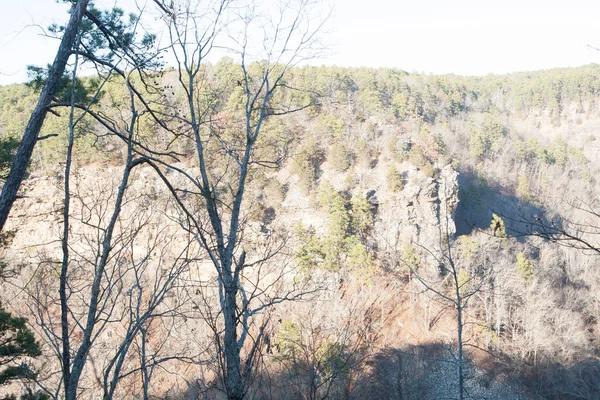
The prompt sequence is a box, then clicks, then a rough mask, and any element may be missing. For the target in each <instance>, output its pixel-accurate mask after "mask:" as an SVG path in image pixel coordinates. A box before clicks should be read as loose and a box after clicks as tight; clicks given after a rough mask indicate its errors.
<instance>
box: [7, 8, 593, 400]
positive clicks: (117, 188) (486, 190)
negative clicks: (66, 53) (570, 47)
mask: <svg viewBox="0 0 600 400" xmlns="http://www.w3.org/2000/svg"><path fill="white" fill-rule="evenodd" d="M161 4H163V7H164V9H163V11H165V10H166V11H169V12H170V14H168V15H169V17H168V18H166V21H167V23H168V25H167V26H168V27H169V29H170V33H171V35H172V37H176V38H177V37H178V36H177V35H183V33H182V31H180V30H178V29H177V27H178V26H182V25H181V21H180V20H179V19H178V18H184V17H185V18H190V16H189V15H188V14H185V15H183V16H181V15H177V16H176V14H175V9H169V8H168V6H167V5H166V3H161ZM287 11H289V10H287ZM291 11H292V14H293V15H296V14H294V12H297V11H296V10H295V9H293V8H292V9H291ZM299 15H300V14H298V15H296V16H295V18H297V20H300V17H299ZM219 16H220V14H219ZM302 17H306V16H305V15H304V14H302ZM86 18H88V19H89V21H88V23H89V24H88V25H85V24H84V26H85V29H87V30H83V33H82V34H81V35H80V36H78V37H79V39H78V40H79V45H81V46H83V47H82V49H84V50H85V51H83V50H81V51H79V52H74V54H73V57H74V58H75V59H76V60H75V61H74V62H73V61H72V62H71V64H70V65H69V66H68V68H67V73H66V74H65V75H63V77H62V81H61V84H60V85H59V87H58V89H57V90H56V91H55V93H54V96H53V98H52V102H51V103H50V105H49V106H48V107H47V109H48V110H49V112H48V114H47V116H46V117H45V120H44V123H43V127H42V129H41V131H40V132H39V134H38V136H37V140H36V143H35V149H34V150H33V154H32V156H31V158H30V160H28V166H27V172H26V177H25V180H24V181H23V184H22V185H21V187H20V190H19V196H18V197H17V198H16V200H15V202H14V205H13V207H12V210H11V214H10V217H9V219H8V222H7V224H6V226H5V228H4V230H3V233H2V237H1V239H2V240H1V242H0V244H1V246H2V253H1V257H2V260H1V261H2V263H1V264H0V277H1V278H2V286H3V290H2V295H0V301H1V303H0V304H1V305H2V310H0V332H1V336H0V339H1V341H0V349H2V351H0V359H1V360H2V364H3V366H5V367H3V368H4V369H3V370H2V371H0V385H2V386H0V391H2V393H16V394H15V396H22V397H21V398H24V399H34V398H38V399H41V398H56V399H58V398H68V399H71V398H73V399H74V398H105V399H108V398H145V399H149V398H170V399H184V398H197V399H212V398H229V399H241V398H256V399H325V398H331V399H403V400H406V399H434V398H460V399H463V398H486V399H508V398H514V399H517V398H518V399H539V398H544V399H596V398H600V363H599V362H598V357H599V356H600V343H599V341H598V323H599V321H598V317H599V315H598V313H599V310H600V297H599V296H598V295H597V294H598V293H600V258H599V255H600V244H599V240H600V204H599V203H598V202H599V199H600V183H599V182H598V181H597V177H598V176H600V175H599V173H600V133H599V132H600V66H599V65H587V66H582V67H578V68H566V69H553V70H546V71H535V72H520V73H514V74H509V75H489V76H485V77H467V76H455V75H445V76H435V75H426V74H419V73H408V72H405V71H401V70H393V69H369V68H338V67H331V66H321V67H317V66H298V65H296V60H295V59H294V58H293V57H292V58H291V61H288V62H286V61H284V58H285V57H281V56H280V57H273V58H268V59H257V60H253V61H252V62H248V63H246V62H245V61H242V62H240V61H239V60H238V59H236V58H235V57H233V56H232V57H224V58H222V59H221V60H219V61H218V62H215V63H209V62H204V60H201V61H202V62H200V61H198V62H196V60H195V59H194V58H193V57H189V58H188V57H187V55H189V54H192V52H190V49H189V48H187V47H186V44H183V43H185V42H184V41H183V40H179V41H177V40H174V41H173V43H174V44H173V46H172V49H173V51H174V52H179V53H177V54H179V55H180V57H178V58H177V61H178V64H177V66H176V67H165V66H164V65H163V64H160V63H158V64H152V63H151V62H149V61H147V60H146V61H143V62H142V61H140V60H141V59H140V57H141V56H139V55H136V54H133V53H134V50H140V49H142V50H144V51H146V52H148V51H149V50H148V49H149V48H150V47H151V46H150V45H151V38H149V37H147V36H145V37H143V38H141V39H140V40H141V42H140V43H141V44H140V45H139V46H140V47H139V48H138V47H135V48H134V46H133V45H132V43H134V38H135V37H134V36H133V34H132V35H131V36H126V37H127V38H128V40H127V41H126V42H127V43H126V44H123V43H122V42H119V41H115V42H111V41H110V39H100V38H99V37H100V36H99V35H100V34H106V32H105V31H104V30H102V29H100V27H102V23H104V24H112V25H111V26H113V28H115V29H116V28H118V29H116V30H121V31H122V32H121V33H123V34H124V33H126V32H128V31H127V29H130V28H131V27H132V26H135V18H134V16H130V17H129V18H130V25H127V24H126V23H123V24H118V23H117V22H118V20H119V19H120V18H124V13H123V12H122V11H119V10H118V9H117V11H115V10H112V11H110V12H109V11H106V12H100V11H98V10H95V9H92V11H91V13H90V14H89V15H88V14H86ZM98 20H100V21H98ZM84 21H85V20H84ZM211 21H212V22H210V23H209V24H208V28H210V27H211V26H212V25H211V24H216V22H214V21H218V18H214V19H212V20H211ZM94 24H96V26H97V27H98V29H97V30H94V28H93V25H94ZM186 26H195V29H198V26H199V25H198V24H196V25H193V24H190V25H186ZM286 26H287V25H286ZM289 26H292V28H289ZM289 26H287V27H288V28H286V29H291V33H294V32H293V30H294V29H296V28H297V25H289ZM208 28H206V27H205V28H204V29H206V31H207V32H211V30H210V29H208ZM216 31H217V30H216V29H215V30H213V31H212V32H213V34H214V32H216ZM57 32H59V33H60V32H62V30H60V29H57ZM183 32H185V31H183ZM86 35H87V36H86ZM209 36H210V35H209ZM181 37H182V36H179V39H181ZM113 39H114V37H113ZM103 40H108V42H107V43H105V42H103ZM196 40H197V41H198V42H197V43H195V44H194V45H193V46H192V50H193V49H194V48H196V49H204V47H202V46H206V45H207V43H211V40H212V37H208V38H205V37H201V38H200V39H198V36H196ZM262 40H263V41H264V42H265V43H266V42H267V41H268V40H273V41H275V42H276V41H277V40H281V38H279V37H278V36H277V35H275V37H274V38H273V37H270V38H269V37H268V36H265V37H264V38H262ZM117 45H118V46H122V47H118V46H117ZM287 45H288V44H287V42H286V46H287ZM86 46H87V47H86ZM94 46H95V47H96V49H100V50H96V51H97V52H100V55H96V56H94V57H92V56H91V55H90V54H87V53H86V52H89V51H91V50H90V48H92V47H94ZM177 46H180V47H177ZM194 46H196V47H194ZM296 46H297V47H294V49H295V51H296V53H294V52H292V53H293V54H292V55H295V54H299V53H301V52H303V51H306V48H305V47H303V46H304V42H303V41H300V42H298V44H297V45H296ZM273 48H276V49H277V46H273ZM119 49H120V50H119ZM283 49H284V50H281V49H280V50H279V51H280V55H286V56H287V55H288V54H289V53H290V51H289V49H288V48H287V47H285V46H284V47H283ZM202 51H203V50H202ZM202 51H199V53H202ZM244 51H246V49H245V48H244ZM96 54H97V53H96ZM194 54H196V53H194ZM241 54H246V53H241ZM79 57H81V59H79ZM86 57H87V58H86ZM77 60H79V62H92V63H95V64H94V65H95V68H97V71H96V73H95V74H92V75H90V74H89V73H87V74H81V75H78V70H77V66H78V61H77ZM84 60H85V61H84ZM115 60H127V62H128V63H129V64H128V67H127V68H122V69H120V68H121V67H120V65H119V63H118V62H116V61H115ZM242 60H244V58H242ZM107 66H109V67H107ZM103 68H104V69H103ZM31 72H32V80H31V82H30V83H28V84H15V85H8V86H3V87H0V169H1V175H2V179H6V177H7V175H8V173H9V171H10V169H11V163H12V162H13V159H14V158H15V152H16V149H17V147H18V146H19V144H20V142H21V137H22V135H23V132H24V131H25V130H26V129H27V127H28V121H29V120H30V116H31V115H32V112H34V108H35V107H36V104H37V103H38V99H39V98H40V91H41V90H42V89H43V88H44V85H47V82H48V80H49V79H48V76H49V72H48V71H46V70H44V69H35V68H34V69H32V71H31ZM88 72H89V71H88ZM17 316H18V317H17Z"/></svg>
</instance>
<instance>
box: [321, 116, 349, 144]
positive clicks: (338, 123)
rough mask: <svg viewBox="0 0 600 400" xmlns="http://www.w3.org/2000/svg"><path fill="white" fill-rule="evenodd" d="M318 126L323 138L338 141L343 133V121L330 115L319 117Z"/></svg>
mask: <svg viewBox="0 0 600 400" xmlns="http://www.w3.org/2000/svg"><path fill="white" fill-rule="evenodd" d="M319 125H320V128H321V130H322V132H323V134H324V135H323V136H324V137H330V138H333V139H338V138H340V137H341V136H342V135H343V133H344V121H342V120H341V119H339V118H336V117H335V116H333V115H331V114H324V115H321V116H320V118H319Z"/></svg>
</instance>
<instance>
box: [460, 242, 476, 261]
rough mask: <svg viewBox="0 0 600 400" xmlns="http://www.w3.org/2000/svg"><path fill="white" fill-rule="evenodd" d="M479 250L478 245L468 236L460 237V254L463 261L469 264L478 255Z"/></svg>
mask: <svg viewBox="0 0 600 400" xmlns="http://www.w3.org/2000/svg"><path fill="white" fill-rule="evenodd" d="M477 248H478V246H477V243H475V241H474V240H473V239H471V238H470V237H468V236H466V235H462V236H459V237H458V246H457V249H458V252H459V254H460V256H461V259H463V260H464V261H466V262H467V263H468V262H470V261H471V260H472V259H473V257H474V256H475V254H476V253H477Z"/></svg>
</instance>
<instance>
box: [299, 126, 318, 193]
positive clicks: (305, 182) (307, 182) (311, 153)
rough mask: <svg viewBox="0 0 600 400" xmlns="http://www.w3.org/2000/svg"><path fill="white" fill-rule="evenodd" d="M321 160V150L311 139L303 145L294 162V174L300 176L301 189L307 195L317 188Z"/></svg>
mask: <svg viewBox="0 0 600 400" xmlns="http://www.w3.org/2000/svg"><path fill="white" fill-rule="evenodd" d="M321 158H322V156H321V149H320V148H319V146H318V145H317V143H316V141H315V140H314V139H313V138H312V137H309V138H307V139H306V140H305V141H304V142H303V143H302V145H301V146H300V149H299V151H298V153H297V155H296V157H295V158H294V160H293V161H292V162H293V164H292V173H294V174H296V175H298V178H300V188H301V189H302V191H303V192H304V193H306V194H308V193H310V192H311V191H312V190H313V189H314V188H315V184H316V182H317V176H318V173H319V165H320V162H321Z"/></svg>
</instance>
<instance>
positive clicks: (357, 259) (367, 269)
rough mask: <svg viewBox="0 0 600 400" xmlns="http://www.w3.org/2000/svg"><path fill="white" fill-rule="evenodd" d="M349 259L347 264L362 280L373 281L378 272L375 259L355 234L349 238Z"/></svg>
mask: <svg viewBox="0 0 600 400" xmlns="http://www.w3.org/2000/svg"><path fill="white" fill-rule="evenodd" d="M348 239H349V240H348V245H347V247H348V260H347V265H348V268H350V270H352V271H353V272H354V273H355V274H356V275H357V276H359V277H360V278H361V281H363V282H365V283H367V284H368V283H371V280H372V278H373V276H374V275H375V274H376V273H377V268H376V265H375V260H374V258H373V256H372V255H371V254H370V253H369V251H368V250H367V247H366V246H365V245H364V244H362V243H361V242H360V241H358V240H357V239H356V238H355V237H354V236H351V237H350V238H348Z"/></svg>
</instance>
